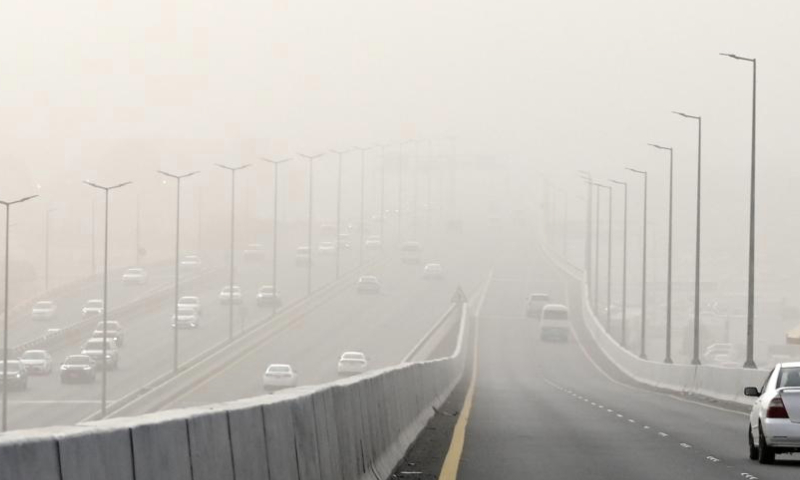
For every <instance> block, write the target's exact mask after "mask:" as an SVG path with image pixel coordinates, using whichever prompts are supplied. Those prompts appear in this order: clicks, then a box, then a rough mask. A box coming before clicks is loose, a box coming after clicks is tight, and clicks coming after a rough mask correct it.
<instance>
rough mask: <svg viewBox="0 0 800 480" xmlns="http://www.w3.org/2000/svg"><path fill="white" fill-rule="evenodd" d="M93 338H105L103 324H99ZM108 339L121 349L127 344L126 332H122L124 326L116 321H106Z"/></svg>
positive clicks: (95, 328)
mask: <svg viewBox="0 0 800 480" xmlns="http://www.w3.org/2000/svg"><path fill="white" fill-rule="evenodd" d="M92 337H93V338H103V322H102V321H100V322H97V325H96V326H95V327H94V331H93V332H92ZM106 338H110V339H112V340H114V341H115V342H116V343H117V346H118V347H121V346H122V345H123V344H124V343H125V332H124V331H123V330H122V325H120V323H119V322H117V321H114V320H108V321H106Z"/></svg>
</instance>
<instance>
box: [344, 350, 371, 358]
mask: <svg viewBox="0 0 800 480" xmlns="http://www.w3.org/2000/svg"><path fill="white" fill-rule="evenodd" d="M345 355H360V356H363V357H366V355H364V352H356V351H352V352H344V353H342V356H343V357H344V356H345Z"/></svg>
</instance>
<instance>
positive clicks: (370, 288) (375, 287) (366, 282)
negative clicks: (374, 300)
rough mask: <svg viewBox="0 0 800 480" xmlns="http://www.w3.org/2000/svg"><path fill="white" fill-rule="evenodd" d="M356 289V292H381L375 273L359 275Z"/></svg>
mask: <svg viewBox="0 0 800 480" xmlns="http://www.w3.org/2000/svg"><path fill="white" fill-rule="evenodd" d="M356 289H357V290H358V293H381V282H380V281H379V280H378V277H376V276H375V275H361V276H360V277H359V278H358V284H357V286H356Z"/></svg>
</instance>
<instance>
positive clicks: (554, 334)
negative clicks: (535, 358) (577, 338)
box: [539, 303, 570, 342]
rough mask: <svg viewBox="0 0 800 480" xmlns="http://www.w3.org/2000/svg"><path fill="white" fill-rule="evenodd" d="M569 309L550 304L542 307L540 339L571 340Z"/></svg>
mask: <svg viewBox="0 0 800 480" xmlns="http://www.w3.org/2000/svg"><path fill="white" fill-rule="evenodd" d="M569 328H570V323H569V309H568V308H567V307H566V306H564V305H560V304H556V303H549V304H547V305H545V306H543V307H542V314H541V315H540V316H539V338H540V339H542V340H544V341H550V340H557V341H561V342H566V341H568V340H569Z"/></svg>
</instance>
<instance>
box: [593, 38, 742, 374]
mask: <svg viewBox="0 0 800 480" xmlns="http://www.w3.org/2000/svg"><path fill="white" fill-rule="evenodd" d="M720 55H722V56H725V57H729V58H732V59H735V60H740V61H745V62H749V63H751V64H752V66H753V85H752V86H753V94H752V124H751V128H752V135H751V152H750V153H751V161H750V215H749V220H750V222H749V223H750V225H749V248H748V284H747V350H746V359H745V362H744V367H745V368H756V364H755V361H754V359H753V345H754V341H753V336H754V335H753V324H754V310H755V298H754V291H755V176H756V59H755V58H747V57H741V56H738V55H734V54H729V53H722V54H720ZM672 113H673V114H675V115H678V116H680V117H683V118H686V119H689V120H692V121H696V122H697V191H696V218H695V228H696V230H695V265H694V306H693V324H692V327H693V328H692V330H693V345H692V360H691V364H692V365H700V260H701V259H700V246H701V205H702V204H701V200H702V196H701V192H702V139H703V120H702V117H701V116H699V115H690V114H687V113H684V112H678V111H673V112H672ZM648 145H649V146H651V147H653V148H656V149H658V150H662V151H666V152H669V211H668V216H669V218H668V240H667V304H666V340H665V341H666V345H665V356H664V363H668V364H670V363H672V362H673V360H672V264H673V259H672V253H673V193H674V192H673V189H674V186H673V181H674V163H673V161H674V149H673V148H672V147H669V146H663V145H659V144H653V143H651V144H648ZM626 169H627V170H628V171H631V172H633V173H636V174H638V175H641V176H642V178H643V180H644V203H643V222H642V224H643V232H642V292H641V295H642V299H641V344H640V352H639V356H640V357H641V358H643V359H646V358H647V354H646V346H645V332H646V326H647V322H646V319H647V316H646V313H647V171H644V170H637V169H633V168H626ZM581 174H582V177H583V178H584V180H586V182H587V185H588V189H589V192H588V196H587V230H586V249H585V257H584V258H585V262H586V264H585V271H586V273H587V277H586V278H587V279H588V280H589V281H590V282H593V283H594V285H593V288H594V295H593V298H592V300H593V306H594V309H595V311H597V301H598V283H599V282H598V280H597V278H598V269H599V264H598V257H599V255H598V252H597V248H598V243H599V213H600V206H599V201H600V198H599V193H600V190H599V189H600V188H608V189H609V215H608V216H609V218H608V223H609V226H608V230H609V239H608V242H609V252H608V280H607V283H608V284H607V287H608V295H609V297H608V299H607V302H606V308H607V312H606V315H607V316H606V320H607V322H609V320H610V317H609V315H610V309H611V308H610V305H611V301H610V292H611V230H612V218H611V203H612V194H611V187H610V186H606V185H603V184H600V183H597V182H594V181H593V180H592V177H591V175H590V174H588V173H587V172H581ZM610 182H612V183H615V184H617V185H620V186H623V187H624V188H625V217H624V220H623V221H624V224H625V226H624V230H623V236H624V239H623V260H622V265H623V267H622V268H623V274H622V278H623V280H622V282H623V285H622V337H621V344H622V346H625V342H626V320H625V316H626V307H627V305H626V304H627V218H628V215H627V205H628V201H627V183H626V182H622V181H616V180H610ZM592 186H594V187H596V189H597V202H598V204H597V205H596V206H595V213H594V219H595V220H594V221H595V234H594V243H595V248H594V253H593V252H592V248H591V242H592V241H591V228H592ZM592 256H594V266H593V267H592ZM592 274H593V275H592ZM590 291H591V290H590ZM609 328H610V323H609Z"/></svg>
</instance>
